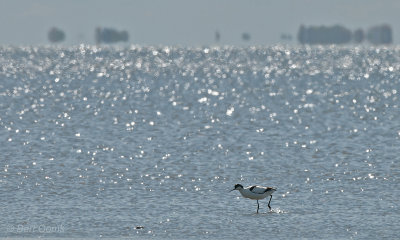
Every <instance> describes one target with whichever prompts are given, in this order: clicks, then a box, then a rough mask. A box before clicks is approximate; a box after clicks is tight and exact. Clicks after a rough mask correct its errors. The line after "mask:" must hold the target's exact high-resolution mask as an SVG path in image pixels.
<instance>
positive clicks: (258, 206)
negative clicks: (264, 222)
mask: <svg viewBox="0 0 400 240" xmlns="http://www.w3.org/2000/svg"><path fill="white" fill-rule="evenodd" d="M259 208H260V204H258V200H257V213H258V209H259Z"/></svg>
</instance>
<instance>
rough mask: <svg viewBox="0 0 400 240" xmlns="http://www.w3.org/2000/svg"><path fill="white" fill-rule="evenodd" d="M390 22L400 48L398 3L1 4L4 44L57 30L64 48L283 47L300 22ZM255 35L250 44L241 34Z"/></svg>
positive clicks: (100, 0) (191, 0) (35, 0)
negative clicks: (112, 43) (101, 40)
mask: <svg viewBox="0 0 400 240" xmlns="http://www.w3.org/2000/svg"><path fill="white" fill-rule="evenodd" d="M382 23H388V24H390V25H391V26H392V29H393V37H394V43H396V44H399V43H400V1H399V0H353V1H352V0H291V1H289V0H253V1H252V0H196V1H195V0H63V1H61V0H0V30H1V34H0V44H13V45H20V44H23V45H27V44H33V45H36V44H47V43H48V40H47V32H48V30H49V29H50V28H51V27H53V26H55V27H58V28H60V29H62V30H63V31H64V32H65V33H66V35H67V38H66V41H65V42H64V44H68V45H71V44H78V43H81V42H83V43H94V31H95V28H96V27H98V26H100V27H112V28H116V29H119V30H127V31H128V32H129V35H130V39H129V42H130V43H135V44H142V45H143V44H145V45H149V44H151V45H154V44H156V45H159V44H162V45H207V44H214V43H215V31H216V30H218V31H219V32H220V34H221V40H220V44H257V45H259V44H261V45H268V44H274V43H278V42H279V41H280V36H281V34H282V33H290V34H292V35H293V37H294V40H293V41H292V42H293V43H297V40H296V38H295V37H296V34H297V31H298V28H299V26H300V24H305V25H321V24H325V25H333V24H341V25H344V26H345V27H348V28H350V29H352V30H355V29H357V28H363V29H364V30H366V29H368V27H370V26H374V25H379V24H382ZM244 32H247V33H249V34H250V35H251V40H250V41H249V42H247V43H244V42H243V40H242V39H241V35H242V33H244Z"/></svg>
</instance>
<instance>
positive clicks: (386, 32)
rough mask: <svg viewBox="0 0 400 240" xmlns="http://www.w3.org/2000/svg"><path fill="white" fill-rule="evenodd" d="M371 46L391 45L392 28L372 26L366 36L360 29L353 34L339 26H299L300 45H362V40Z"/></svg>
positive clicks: (385, 25) (298, 37)
mask: <svg viewBox="0 0 400 240" xmlns="http://www.w3.org/2000/svg"><path fill="white" fill-rule="evenodd" d="M365 38H366V40H368V42H370V43H372V44H391V43H392V42H393V39H392V28H391V27H390V26H389V25H387V24H384V25H380V26H374V27H371V28H369V29H368V31H367V34H365V33H364V31H363V30H362V29H357V30H355V31H354V32H353V31H351V30H349V29H347V28H345V27H343V26H340V25H334V26H329V27H327V26H310V27H305V26H304V25H301V26H300V29H299V32H298V34H297V39H298V41H299V42H300V43H301V44H346V43H352V42H353V43H362V42H363V41H364V40H365Z"/></svg>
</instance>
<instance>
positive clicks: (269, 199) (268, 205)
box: [268, 195, 272, 211]
mask: <svg viewBox="0 0 400 240" xmlns="http://www.w3.org/2000/svg"><path fill="white" fill-rule="evenodd" d="M271 200H272V195H271V198H270V199H269V202H268V207H269V210H270V211H271V205H270V203H271Z"/></svg>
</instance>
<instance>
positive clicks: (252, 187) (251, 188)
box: [249, 185, 257, 192]
mask: <svg viewBox="0 0 400 240" xmlns="http://www.w3.org/2000/svg"><path fill="white" fill-rule="evenodd" d="M255 187H257V186H256V185H254V186H251V187H250V188H249V190H250V191H251V192H252V191H253V189H254V188H255Z"/></svg>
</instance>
